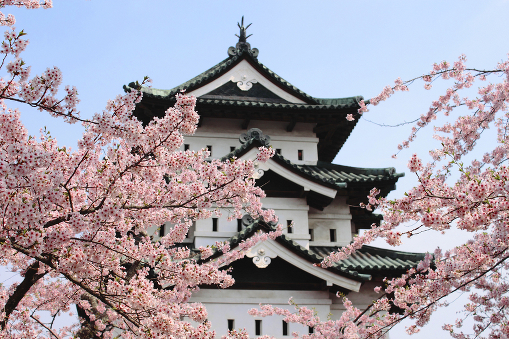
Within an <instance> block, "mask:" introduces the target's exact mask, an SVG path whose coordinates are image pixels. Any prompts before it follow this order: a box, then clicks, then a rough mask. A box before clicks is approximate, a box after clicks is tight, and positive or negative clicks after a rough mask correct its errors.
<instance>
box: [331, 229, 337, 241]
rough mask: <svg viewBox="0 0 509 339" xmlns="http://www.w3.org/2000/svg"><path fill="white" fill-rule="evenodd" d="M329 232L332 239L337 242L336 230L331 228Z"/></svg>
mask: <svg viewBox="0 0 509 339" xmlns="http://www.w3.org/2000/svg"><path fill="white" fill-rule="evenodd" d="M329 232H330V241H331V242H336V230H334V229H331V230H329Z"/></svg>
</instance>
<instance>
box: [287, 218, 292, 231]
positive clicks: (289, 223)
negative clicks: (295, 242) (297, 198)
mask: <svg viewBox="0 0 509 339" xmlns="http://www.w3.org/2000/svg"><path fill="white" fill-rule="evenodd" d="M292 223H293V220H286V227H287V232H288V233H293V225H292Z"/></svg>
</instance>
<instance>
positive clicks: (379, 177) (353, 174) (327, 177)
mask: <svg viewBox="0 0 509 339" xmlns="http://www.w3.org/2000/svg"><path fill="white" fill-rule="evenodd" d="M240 140H241V143H242V145H241V146H239V147H237V148H236V149H234V150H233V151H231V152H230V153H228V154H227V155H225V156H224V157H222V158H221V161H225V160H228V159H231V158H233V157H235V158H240V157H241V156H243V155H244V154H246V153H247V152H248V151H249V150H251V149H252V148H254V147H259V146H266V147H267V146H269V145H270V137H269V136H267V135H265V134H263V133H262V131H261V130H259V129H257V128H252V129H250V130H249V131H248V132H247V133H245V134H242V136H241V138H240ZM272 159H273V160H274V161H276V162H278V163H279V164H281V165H283V166H285V167H286V168H288V169H291V170H293V171H294V172H298V173H299V174H300V175H302V176H303V177H305V178H307V179H310V180H312V181H314V182H316V183H319V184H323V185H327V186H329V187H333V188H336V189H344V188H347V187H348V185H349V184H368V185H370V186H371V187H370V189H371V188H373V185H380V184H384V183H388V184H390V185H394V183H395V182H396V181H397V180H398V179H399V178H401V177H403V176H404V175H405V173H396V169H395V168H394V167H385V168H361V167H351V166H343V165H336V164H331V163H328V162H325V161H318V162H317V164H316V165H298V164H294V163H292V162H291V160H288V159H286V158H285V157H283V156H282V155H281V154H277V153H276V154H274V157H272ZM387 193H388V192H387Z"/></svg>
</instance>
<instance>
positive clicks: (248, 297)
mask: <svg viewBox="0 0 509 339" xmlns="http://www.w3.org/2000/svg"><path fill="white" fill-rule="evenodd" d="M291 297H293V300H294V301H295V302H296V303H297V304H298V305H299V306H306V307H308V308H315V310H316V311H317V312H318V314H319V315H320V316H321V317H322V318H323V319H326V318H327V314H329V312H330V305H331V304H332V302H331V300H330V297H329V294H328V292H326V291H287V290H279V291H259V290H234V289H226V290H216V289H213V290H209V289H202V290H200V291H199V292H197V293H195V294H193V297H192V298H191V302H201V303H203V304H204V305H205V307H206V309H207V312H208V320H210V321H211V323H212V329H213V330H215V331H216V338H220V337H221V336H223V335H225V334H226V332H227V329H228V319H234V320H235V329H242V328H245V329H246V330H247V331H248V333H249V334H250V336H251V337H253V338H254V337H256V336H255V319H261V320H262V332H261V335H271V336H274V337H276V338H292V332H294V331H295V332H298V333H301V334H307V333H308V328H307V327H306V326H303V325H299V324H288V325H289V326H288V336H283V317H281V316H270V317H265V318H260V317H252V316H250V315H249V314H248V313H247V312H248V310H250V309H252V308H259V304H260V303H262V304H271V305H273V306H276V307H281V308H285V309H288V310H292V311H295V308H294V307H293V306H291V305H289V304H288V300H289V299H290V298H291Z"/></svg>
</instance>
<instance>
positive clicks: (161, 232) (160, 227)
mask: <svg viewBox="0 0 509 339" xmlns="http://www.w3.org/2000/svg"><path fill="white" fill-rule="evenodd" d="M164 226H165V224H162V225H161V226H159V236H160V237H161V238H162V237H164Z"/></svg>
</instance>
